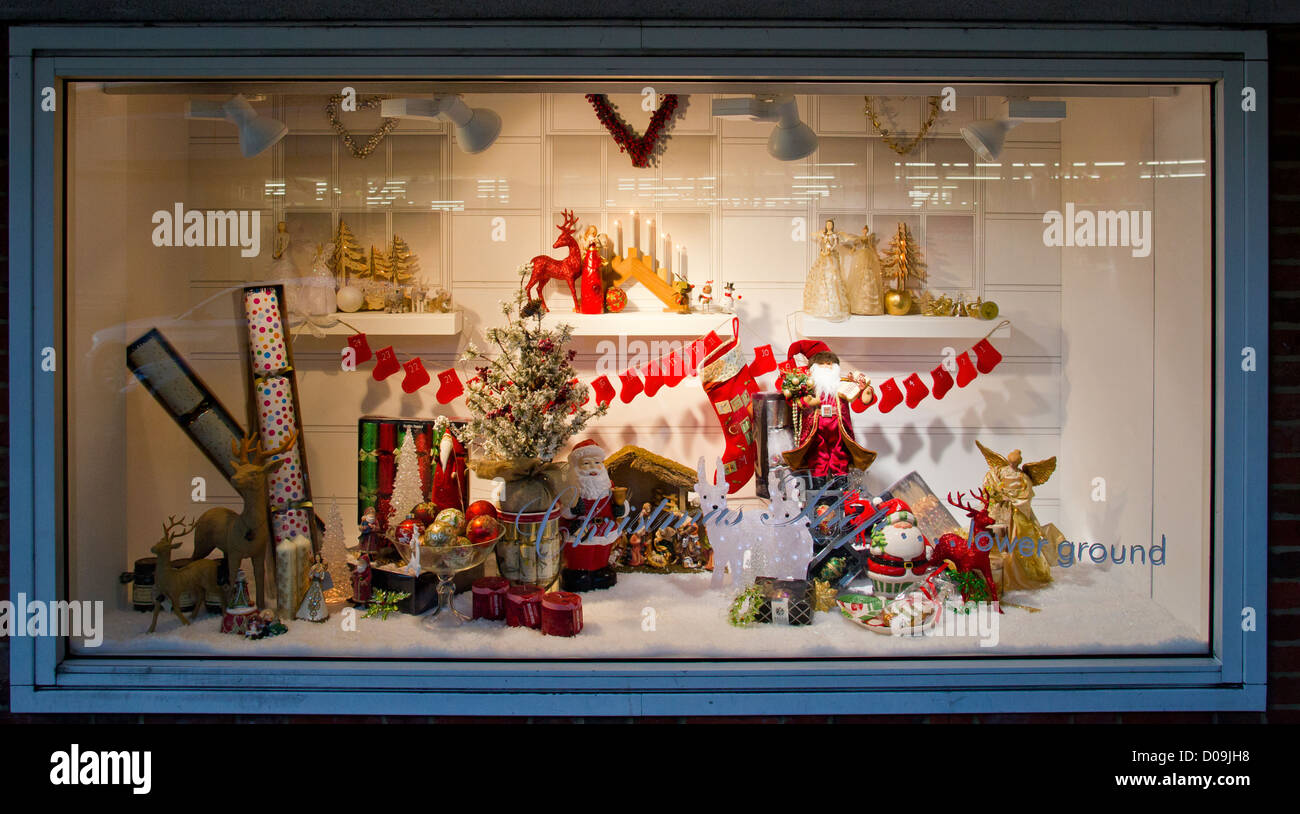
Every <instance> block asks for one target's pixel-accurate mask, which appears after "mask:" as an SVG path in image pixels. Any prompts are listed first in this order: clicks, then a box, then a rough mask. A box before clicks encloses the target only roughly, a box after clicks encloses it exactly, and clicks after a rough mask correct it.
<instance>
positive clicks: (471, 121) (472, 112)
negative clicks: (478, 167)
mask: <svg viewBox="0 0 1300 814" xmlns="http://www.w3.org/2000/svg"><path fill="white" fill-rule="evenodd" d="M380 113H381V114H382V115H383V116H385V117H388V118H397V119H436V118H438V117H439V116H441V117H443V118H445V119H447V120H448V121H450V122H451V123H452V124H453V125H455V127H456V144H458V145H460V148H461V149H462V150H464V151H465V152H467V153H471V154H473V153H481V152H483V151H484V150H486V149H487V148H489V147H491V146H492V142H494V141H496V140H497V136H499V135H501V117H500V116H498V115H497V112H496V111H495V110H491V109H489V108H486V107H470V106H469V105H467V104H465V100H464V99H462V98H460V97H459V96H436V97H434V98H433V99H385V100H384V102H383V104H382V105H381V106H380Z"/></svg>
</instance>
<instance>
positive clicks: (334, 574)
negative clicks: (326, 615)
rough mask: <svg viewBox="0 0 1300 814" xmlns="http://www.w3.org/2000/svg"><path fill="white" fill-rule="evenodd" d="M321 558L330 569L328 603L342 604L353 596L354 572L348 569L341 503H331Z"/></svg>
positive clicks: (326, 593) (326, 592) (326, 595)
mask: <svg viewBox="0 0 1300 814" xmlns="http://www.w3.org/2000/svg"><path fill="white" fill-rule="evenodd" d="M321 556H323V557H324V558H325V565H326V566H327V567H328V568H329V575H330V581H331V582H332V583H333V585H332V587H330V588H329V589H328V590H326V591H325V601H326V602H342V601H344V600H346V599H347V598H348V597H350V596H352V571H351V569H349V568H348V552H347V540H346V538H345V537H344V536H343V515H342V514H340V513H339V502H338V500H337V499H336V500H333V501H331V502H330V513H329V518H328V519H327V520H326V521H325V539H324V540H322V541H321Z"/></svg>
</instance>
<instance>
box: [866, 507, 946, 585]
mask: <svg viewBox="0 0 1300 814" xmlns="http://www.w3.org/2000/svg"><path fill="white" fill-rule="evenodd" d="M877 505H878V507H879V508H880V509H882V510H884V511H885V512H887V514H886V515H885V518H884V519H883V520H881V521H880V522H879V523H877V524H876V525H875V526H873V527H872V528H871V538H870V540H867V541H865V542H866V544H867V547H868V550H867V571H868V574H869V576H870V577H871V585H872V587H873V588H874V589H875V592H876V594H878V595H880V596H884V597H885V598H891V597H894V596H897V595H898V594H899V593H902V592H903V591H904V589H905V588H907V587H908V586H909V585H912V584H914V583H916V582H920V581H921V580H922V579H924V578H925V577H926V576H928V575H929V574H930V572H931V571H933V570H934V563H933V562H932V559H933V558H934V545H933V544H932V543H931V542H930V541H929V540H927V539H926V538H925V535H924V534H922V533H921V529H920V528H919V527H918V526H917V525H916V517H914V516H913V515H912V510H911V508H910V507H909V506H908V505H907V504H906V503H904V502H903V501H901V500H897V499H894V500H887V501H885V502H883V503H877Z"/></svg>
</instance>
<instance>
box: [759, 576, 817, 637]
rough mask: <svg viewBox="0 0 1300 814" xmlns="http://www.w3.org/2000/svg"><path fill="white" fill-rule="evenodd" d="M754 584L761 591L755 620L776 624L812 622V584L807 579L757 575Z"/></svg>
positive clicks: (809, 623)
mask: <svg viewBox="0 0 1300 814" xmlns="http://www.w3.org/2000/svg"><path fill="white" fill-rule="evenodd" d="M754 584H755V585H757V586H758V588H759V590H760V591H761V593H762V600H761V601H760V603H759V606H758V614H757V616H755V621H757V622H766V623H769V624H776V625H811V624H812V621H813V612H814V611H813V604H812V598H811V596H810V593H811V590H812V584H811V583H810V582H808V580H806V579H774V578H772V577H759V578H758V579H756V580H754Z"/></svg>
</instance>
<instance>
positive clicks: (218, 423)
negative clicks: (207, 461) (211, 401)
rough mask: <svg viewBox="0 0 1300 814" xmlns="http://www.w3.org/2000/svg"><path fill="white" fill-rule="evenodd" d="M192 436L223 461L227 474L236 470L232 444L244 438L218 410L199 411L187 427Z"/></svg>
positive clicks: (209, 452) (208, 451) (210, 453)
mask: <svg viewBox="0 0 1300 814" xmlns="http://www.w3.org/2000/svg"><path fill="white" fill-rule="evenodd" d="M186 431H188V432H189V434H190V437H191V438H193V439H194V440H195V441H197V442H198V444H199V446H201V447H203V449H205V450H206V451H207V453H208V455H210V456H211V457H212V458H214V459H215V460H218V461H221V462H222V463H221V467H220V468H221V471H222V472H224V473H225V474H226V475H227V476H229V475H230V474H231V473H233V472H234V471H235V468H234V467H233V466H231V463H230V462H231V456H232V455H233V454H234V453H233V451H232V450H231V444H237V443H239V441H241V440H242V435H241V434H240V433H239V432H238V429H237V428H234V427H231V426H230V425H229V424H227V423H226V422H225V420H223V419H222V417H221V414H220V413H218V412H217V411H216V410H213V409H208V410H204V411H203V412H201V413H199V414H198V415H197V416H196V417H195V418H194V420H193V421H191V422H190V424H189V426H188V427H186Z"/></svg>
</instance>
